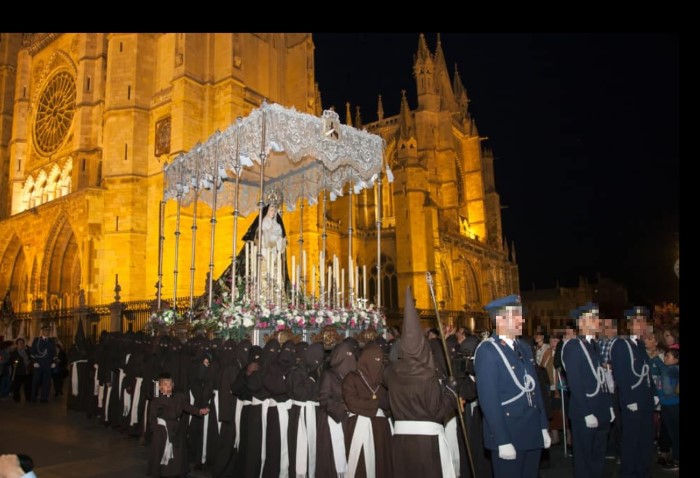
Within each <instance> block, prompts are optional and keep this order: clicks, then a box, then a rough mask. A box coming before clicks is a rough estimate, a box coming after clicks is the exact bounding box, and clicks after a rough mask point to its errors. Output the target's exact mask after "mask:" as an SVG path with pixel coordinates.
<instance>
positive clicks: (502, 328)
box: [496, 305, 525, 337]
mask: <svg viewBox="0 0 700 478" xmlns="http://www.w3.org/2000/svg"><path fill="white" fill-rule="evenodd" d="M501 314H502V315H497V316H496V331H497V333H498V335H505V336H506V337H516V336H518V335H521V334H522V333H523V323H524V322H525V319H523V308H522V307H521V306H519V305H509V306H507V307H505V308H504V309H502V311H501Z"/></svg>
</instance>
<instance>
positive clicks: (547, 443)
mask: <svg viewBox="0 0 700 478" xmlns="http://www.w3.org/2000/svg"><path fill="white" fill-rule="evenodd" d="M542 438H544V447H545V448H549V447H550V446H551V445H552V437H550V436H549V430H547V429H546V428H543V429H542Z"/></svg>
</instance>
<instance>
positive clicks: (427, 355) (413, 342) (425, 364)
mask: <svg viewBox="0 0 700 478" xmlns="http://www.w3.org/2000/svg"><path fill="white" fill-rule="evenodd" d="M400 347H401V349H400V350H399V360H398V361H397V362H396V367H397V370H398V373H400V374H404V375H413V376H415V375H426V377H428V376H434V375H435V362H434V360H433V353H432V351H431V350H430V345H429V344H428V340H427V339H426V338H425V335H424V334H423V329H422V328H421V325H420V318H419V317H418V311H417V310H416V306H415V304H414V300H413V294H411V289H410V287H409V288H407V289H406V299H405V301H404V313H403V328H402V330H401V344H400Z"/></svg>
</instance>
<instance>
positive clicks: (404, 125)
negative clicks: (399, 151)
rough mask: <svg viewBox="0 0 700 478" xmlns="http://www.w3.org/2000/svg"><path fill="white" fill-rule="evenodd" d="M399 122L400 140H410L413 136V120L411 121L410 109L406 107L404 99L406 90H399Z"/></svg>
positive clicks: (406, 101) (406, 103)
mask: <svg viewBox="0 0 700 478" xmlns="http://www.w3.org/2000/svg"><path fill="white" fill-rule="evenodd" d="M399 122H400V125H401V138H403V139H409V138H411V137H412V136H413V120H412V119H411V108H410V107H409V106H408V100H407V99H406V90H401V109H400V110H399Z"/></svg>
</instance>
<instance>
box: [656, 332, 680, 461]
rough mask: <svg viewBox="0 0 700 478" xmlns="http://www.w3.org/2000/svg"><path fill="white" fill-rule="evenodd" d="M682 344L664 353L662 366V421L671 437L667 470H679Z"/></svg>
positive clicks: (660, 392)
mask: <svg viewBox="0 0 700 478" xmlns="http://www.w3.org/2000/svg"><path fill="white" fill-rule="evenodd" d="M679 362H680V345H679V344H677V343H676V344H673V345H671V346H670V347H669V349H668V350H667V351H666V354H665V355H664V363H663V365H661V366H660V368H661V389H660V390H658V392H659V400H660V402H661V416H662V423H663V425H664V426H665V427H666V430H667V431H668V435H669V436H670V437H671V460H667V461H666V463H665V464H664V465H663V468H664V469H666V470H678V469H679V460H680V452H679V446H680V433H679V430H680V413H679V410H680V408H679V407H680V405H679V403H680V393H679V383H680V380H679V379H680V365H679Z"/></svg>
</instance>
